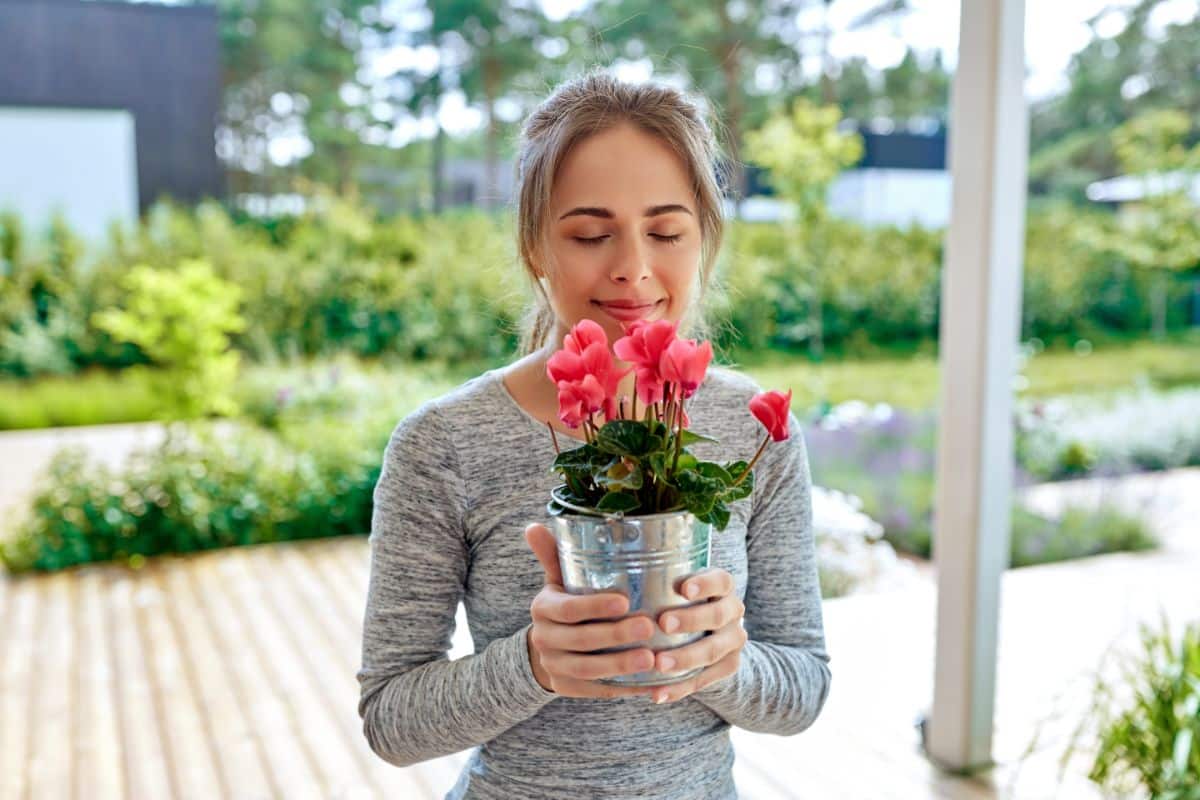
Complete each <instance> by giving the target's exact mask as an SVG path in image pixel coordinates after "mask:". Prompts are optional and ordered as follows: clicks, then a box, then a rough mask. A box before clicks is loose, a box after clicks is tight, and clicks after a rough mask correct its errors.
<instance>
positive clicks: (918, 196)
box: [829, 169, 950, 228]
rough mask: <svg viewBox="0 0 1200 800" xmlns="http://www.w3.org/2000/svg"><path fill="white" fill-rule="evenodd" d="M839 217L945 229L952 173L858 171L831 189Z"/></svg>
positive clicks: (832, 208)
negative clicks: (918, 224) (919, 224)
mask: <svg viewBox="0 0 1200 800" xmlns="http://www.w3.org/2000/svg"><path fill="white" fill-rule="evenodd" d="M829 210H830V212H831V213H833V214H834V215H835V216H839V217H845V218H847V219H854V220H858V221H859V222H863V223H866V224H869V225H881V224H895V225H908V224H909V223H912V222H919V223H921V224H922V225H924V226H926V227H938V228H940V227H944V226H945V225H946V224H947V223H948V222H949V220H950V173H948V172H946V171H943V170H928V169H856V170H849V171H847V172H843V173H842V174H840V175H839V176H838V177H837V179H836V180H834V182H833V184H832V185H831V186H830V187H829Z"/></svg>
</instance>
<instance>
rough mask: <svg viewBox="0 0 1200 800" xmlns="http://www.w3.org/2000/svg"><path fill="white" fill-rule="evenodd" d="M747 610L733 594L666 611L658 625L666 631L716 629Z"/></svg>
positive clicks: (696, 631) (687, 631)
mask: <svg viewBox="0 0 1200 800" xmlns="http://www.w3.org/2000/svg"><path fill="white" fill-rule="evenodd" d="M745 612H746V607H745V606H744V605H743V604H742V601H741V599H740V598H739V597H738V596H737V595H733V594H731V595H726V596H725V597H722V598H721V599H720V600H709V601H708V602H707V603H701V604H700V605H695V606H688V607H686V608H673V609H670V610H668V611H664V612H663V613H662V614H660V615H659V617H658V626H659V627H660V628H662V629H663V631H665V632H666V633H699V632H701V631H715V630H716V629H718V628H723V627H725V626H726V625H728V624H729V623H731V622H733V621H734V620H737V619H741V618H742V615H743V614H744V613H745Z"/></svg>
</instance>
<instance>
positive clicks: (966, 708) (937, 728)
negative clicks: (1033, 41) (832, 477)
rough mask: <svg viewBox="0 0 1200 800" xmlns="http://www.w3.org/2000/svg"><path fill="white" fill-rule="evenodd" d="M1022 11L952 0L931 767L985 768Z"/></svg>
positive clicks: (1015, 213) (1014, 279)
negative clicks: (953, 58)
mask: <svg viewBox="0 0 1200 800" xmlns="http://www.w3.org/2000/svg"><path fill="white" fill-rule="evenodd" d="M1024 16H1025V9H1024V0H962V16H961V22H960V33H959V49H958V52H959V55H958V68H957V70H956V73H955V77H954V86H953V96H952V98H951V125H950V129H949V150H950V153H949V163H950V170H951V175H952V179H953V200H952V206H951V211H950V227H949V230H948V232H947V234H946V260H945V265H944V271H943V275H942V279H943V282H942V306H941V330H940V346H939V347H940V354H941V355H940V360H941V396H940V416H939V431H938V458H937V490H936V497H935V501H936V506H935V507H936V520H935V524H934V545H933V555H934V560H935V562H936V565H937V575H938V610H937V614H938V617H937V657H936V672H935V676H934V692H933V709H932V713H931V714H930V716H929V718H928V720H927V724H926V731H925V745H926V751H927V754H928V756H929V757H930V758H931V759H932V760H933V761H934V762H935V763H936V764H938V765H939V766H942V767H943V768H945V769H948V770H953V771H958V772H969V771H974V770H977V769H981V768H984V767H987V766H988V765H990V764H991V763H992V759H991V746H992V711H993V702H994V699H995V683H996V631H997V623H998V620H997V615H998V611H999V597H1000V577H1001V575H1002V573H1003V572H1004V569H1005V568H1006V567H1007V566H1008V548H1009V524H1010V518H1009V517H1010V514H1009V507H1010V506H1009V504H1010V502H1011V495H1012V468H1013V453H1012V449H1013V441H1012V438H1013V437H1012V422H1011V417H1012V388H1013V370H1014V367H1015V361H1016V353H1015V350H1016V347H1017V343H1018V337H1019V334H1020V331H1019V328H1018V324H1019V315H1020V307H1021V264H1022V254H1023V249H1024V237H1025V226H1024V215H1025V192H1026V163H1027V150H1028V113H1027V109H1026V105H1025V98H1024V90H1023V84H1024V77H1025V76H1024V68H1025V55H1024Z"/></svg>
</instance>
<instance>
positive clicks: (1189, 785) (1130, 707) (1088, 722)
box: [1063, 612, 1200, 800]
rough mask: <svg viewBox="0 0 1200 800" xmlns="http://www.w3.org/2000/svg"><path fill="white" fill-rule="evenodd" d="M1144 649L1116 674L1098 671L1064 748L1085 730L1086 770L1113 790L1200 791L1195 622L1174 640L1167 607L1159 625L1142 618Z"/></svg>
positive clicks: (1199, 628) (1178, 798) (1173, 798)
mask: <svg viewBox="0 0 1200 800" xmlns="http://www.w3.org/2000/svg"><path fill="white" fill-rule="evenodd" d="M1139 630H1140V633H1141V650H1140V651H1139V652H1138V653H1136V654H1131V655H1130V656H1126V657H1125V658H1124V659H1123V663H1122V664H1121V670H1120V673H1121V674H1120V676H1119V678H1117V679H1115V680H1111V679H1109V678H1106V677H1104V676H1103V675H1100V676H1099V677H1097V679H1096V683H1095V689H1094V691H1093V694H1092V696H1093V698H1094V699H1093V701H1092V705H1091V707H1090V708H1089V709H1088V712H1087V715H1086V716H1085V717H1084V718H1083V719H1082V720H1081V722H1080V724H1079V726H1078V727H1077V728H1076V730H1075V732H1074V734H1073V736H1072V739H1071V743H1070V745H1069V746H1068V748H1067V751H1066V753H1065V755H1064V756H1063V762H1064V763H1065V762H1066V761H1067V760H1068V759H1069V758H1070V756H1071V755H1072V754H1073V753H1074V752H1075V751H1076V750H1077V749H1078V747H1079V739H1080V737H1081V736H1082V735H1084V733H1085V731H1086V732H1089V733H1090V734H1092V735H1094V736H1095V738H1096V746H1095V747H1094V748H1092V747H1090V746H1089V751H1092V752H1094V760H1093V762H1092V766H1091V769H1090V771H1089V773H1088V777H1089V778H1091V779H1092V780H1093V781H1095V782H1096V783H1097V784H1099V785H1100V786H1101V787H1103V788H1104V789H1105V790H1107V791H1109V792H1111V793H1113V795H1114V796H1119V797H1132V796H1149V797H1150V798H1151V800H1197V798H1200V623H1192V624H1189V625H1187V626H1185V628H1184V630H1183V634H1182V636H1181V637H1180V638H1179V639H1178V640H1177V639H1176V638H1175V637H1174V636H1173V635H1172V634H1171V628H1170V624H1169V623H1168V621H1167V618H1166V614H1165V612H1164V613H1163V614H1162V619H1161V622H1160V624H1159V626H1158V628H1157V629H1154V628H1151V627H1150V626H1149V625H1145V624H1142V625H1139Z"/></svg>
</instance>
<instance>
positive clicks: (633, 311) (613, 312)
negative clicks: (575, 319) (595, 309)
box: [592, 300, 662, 322]
mask: <svg viewBox="0 0 1200 800" xmlns="http://www.w3.org/2000/svg"><path fill="white" fill-rule="evenodd" d="M592 302H593V303H596V305H598V306H600V308H602V309H604V313H606V314H608V315H609V316H610V317H612V318H614V319H618V320H621V321H622V322H629V321H630V320H635V319H642V318H643V317H647V316H649V315H650V314H651V313H652V312H653V311H654V309H656V308H658V306H659V304H660V303H662V301H661V300H659V301H657V302H654V303H648V304H646V305H644V306H636V307H633V308H626V307H622V306H614V305H610V304H608V303H597V302H596V301H595V300H593V301H592Z"/></svg>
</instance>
